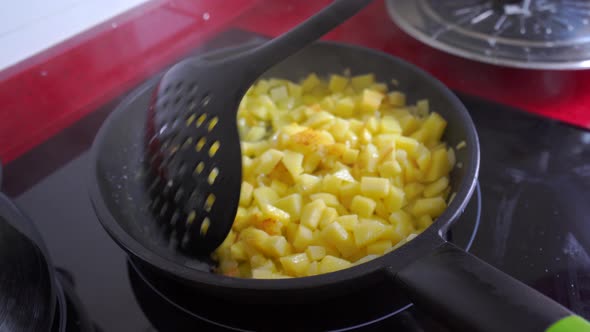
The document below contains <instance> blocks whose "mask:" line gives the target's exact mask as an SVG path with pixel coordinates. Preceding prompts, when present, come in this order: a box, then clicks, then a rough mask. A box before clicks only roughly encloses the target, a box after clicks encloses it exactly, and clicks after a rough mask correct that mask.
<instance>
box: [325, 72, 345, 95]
mask: <svg viewBox="0 0 590 332" xmlns="http://www.w3.org/2000/svg"><path fill="white" fill-rule="evenodd" d="M347 85H348V78H346V77H344V76H340V75H331V76H330V83H328V87H329V88H330V91H332V92H342V91H343V90H344V89H345V88H346V86H347Z"/></svg>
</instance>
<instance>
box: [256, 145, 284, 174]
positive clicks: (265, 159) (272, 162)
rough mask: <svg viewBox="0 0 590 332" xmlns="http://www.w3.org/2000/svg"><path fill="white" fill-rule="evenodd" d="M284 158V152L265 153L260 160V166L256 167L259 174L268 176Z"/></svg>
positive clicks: (273, 150)
mask: <svg viewBox="0 0 590 332" xmlns="http://www.w3.org/2000/svg"><path fill="white" fill-rule="evenodd" d="M282 158H283V152H281V151H278V150H275V149H270V150H268V151H266V152H264V153H263V154H262V155H261V156H260V157H259V158H258V166H257V167H256V172H257V173H259V174H268V173H270V171H272V169H273V168H275V166H276V165H277V164H278V163H279V161H281V159H282Z"/></svg>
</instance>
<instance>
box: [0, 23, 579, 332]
mask: <svg viewBox="0 0 590 332" xmlns="http://www.w3.org/2000/svg"><path fill="white" fill-rule="evenodd" d="M224 38H225V39H224ZM224 38H221V39H217V42H216V43H212V44H209V46H208V47H209V48H213V47H219V46H222V45H223V41H224V40H226V41H227V40H230V41H231V42H232V43H236V41H244V42H247V41H249V40H253V39H255V38H258V37H257V36H255V35H250V34H247V33H242V32H236V31H234V32H231V33H229V34H227V35H225V37H224ZM459 96H460V98H461V99H462V100H463V102H464V103H465V105H466V107H467V109H468V110H469V111H470V113H471V115H472V117H473V119H474V122H475V124H476V127H477V130H478V133H479V135H480V141H481V149H482V151H481V155H482V163H481V165H482V166H481V173H480V180H479V187H480V191H481V193H480V195H475V197H478V198H481V202H475V203H473V202H472V203H471V206H472V207H470V208H469V209H467V211H466V213H465V215H464V219H463V220H461V221H460V222H458V223H457V224H456V226H455V227H454V228H453V229H452V230H451V236H452V240H453V241H455V242H457V243H458V244H461V245H464V246H468V245H470V244H471V242H472V245H471V248H470V251H471V252H472V253H474V254H475V255H477V256H478V257H480V258H482V259H484V260H485V261H487V262H489V263H490V264H492V265H494V266H496V267H498V268H500V269H501V270H503V271H505V272H507V273H508V274H510V275H512V276H514V277H516V278H518V279H519V280H521V281H523V282H525V283H527V284H528V285H530V286H532V287H534V288H536V289H537V290H539V291H541V292H542V293H544V294H546V295H548V296H550V297H552V298H553V299H555V300H557V301H558V302H560V303H562V304H564V305H565V306H567V307H568V308H570V309H571V310H573V311H574V312H576V313H578V314H580V315H582V316H585V317H586V318H590V254H589V252H590V227H589V225H590V217H589V216H590V204H588V199H587V197H588V193H589V192H590V163H589V162H588V160H590V132H589V131H584V130H580V129H577V128H574V127H570V126H567V125H564V124H561V123H557V122H554V121H551V120H547V119H542V118H538V117H534V116H531V115H529V114H525V113H523V112H520V111H519V110H516V109H511V108H508V107H505V106H502V105H498V104H494V103H491V102H488V101H485V100H481V99H478V98H475V97H471V96H466V95H459ZM119 100H120V99H116V100H113V101H112V102H111V103H110V104H108V105H105V106H103V107H102V108H100V109H98V110H97V111H96V112H94V113H92V114H91V115H90V116H88V117H86V118H85V119H83V120H81V121H80V122H78V123H76V124H75V125H73V126H72V127H70V128H67V129H65V130H64V131H62V132H61V133H60V134H58V135H57V136H55V137H53V138H52V139H50V140H48V141H46V142H45V143H44V144H42V145H41V146H39V147H37V148H35V149H34V150H32V151H31V152H29V153H28V154H26V155H24V156H23V157H21V158H19V159H17V160H16V161H14V162H12V163H10V164H8V165H6V169H5V180H4V181H5V182H4V183H3V190H4V191H5V192H7V193H8V194H10V195H12V196H13V197H15V200H16V202H17V204H19V206H20V207H21V208H22V209H23V210H24V211H25V212H26V213H27V214H28V215H29V216H30V217H31V218H32V219H33V220H34V222H35V223H36V225H37V226H38V228H39V230H40V232H41V234H42V236H43V238H44V240H45V241H46V244H47V246H48V248H49V252H50V254H51V256H52V258H53V261H54V262H55V264H56V265H57V266H58V267H59V268H60V269H63V270H64V271H67V274H68V275H69V276H70V277H71V279H73V284H74V285H75V289H74V290H75V291H76V293H77V295H78V297H79V298H80V301H81V306H82V307H83V308H84V309H85V310H86V312H87V314H88V316H89V317H90V319H91V320H92V321H93V323H94V324H95V325H96V327H97V329H98V330H99V331H105V332H106V331H184V330H191V331H199V330H204V331H215V330H219V331H223V330H227V327H231V328H242V329H257V328H256V326H254V325H250V326H247V327H243V326H239V325H240V324H239V322H236V321H235V319H234V320H233V321H232V320H231V319H229V320H228V319H226V320H223V319H220V318H216V317H219V316H223V315H221V314H218V315H215V313H211V312H209V313H208V315H199V313H198V312H195V311H197V310H196V309H195V308H194V307H190V306H187V305H186V299H181V298H179V297H178V296H176V295H173V294H172V291H171V290H170V289H171V287H172V286H170V285H168V284H166V283H165V282H163V281H156V280H154V279H150V278H149V275H148V274H146V273H144V272H142V270H141V267H138V266H137V265H135V264H134V263H133V262H131V261H129V260H128V259H127V256H126V255H125V254H124V252H123V250H122V249H120V248H119V247H118V246H117V245H116V244H115V243H114V242H113V241H112V240H111V238H110V237H109V236H108V235H107V234H106V233H105V231H104V230H103V229H102V227H101V226H100V224H99V222H98V220H97V218H96V216H95V215H94V211H93V209H92V206H91V203H90V199H89V197H88V194H87V188H86V178H87V177H88V175H89V173H88V171H89V170H88V169H89V166H90V165H89V162H90V159H89V158H88V154H87V152H86V151H87V149H88V148H89V146H90V144H91V142H92V139H93V138H94V134H95V133H96V131H97V129H98V128H99V126H100V125H101V123H102V121H103V120H104V118H105V117H106V115H108V113H109V112H110V111H111V110H112V109H113V107H114V106H115V105H116V103H117V102H118V101H119ZM473 206H475V207H473ZM478 216H479V218H478ZM172 288H173V287H172ZM355 300H356V299H354V298H353V299H347V301H348V302H349V303H351V304H354V303H357V302H355ZM194 301H199V298H195V299H194ZM358 305H359V307H360V306H367V303H366V298H364V299H360V298H359V299H358ZM196 307H198V306H196ZM402 309H403V310H395V308H392V310H391V312H390V314H384V315H381V316H379V317H378V319H373V322H372V323H370V322H368V321H367V322H365V323H366V324H364V323H362V320H363V318H358V319H357V321H356V322H354V324H348V323H347V324H344V323H342V322H340V323H339V322H338V321H335V322H330V324H331V325H330V326H332V327H330V328H332V329H349V328H352V327H356V328H355V329H354V330H359V331H381V330H390V331H391V330H396V329H398V330H409V331H446V330H445V328H444V327H443V326H441V325H440V324H439V323H437V322H436V321H435V320H433V319H432V318H430V317H428V316H427V315H426V314H424V313H422V312H421V311H419V310H417V309H416V308H415V307H408V308H402ZM220 310H223V308H221V309H220ZM269 310H271V311H269V312H265V313H264V315H265V316H271V315H272V310H281V308H280V307H278V308H274V309H269ZM361 311H363V310H360V309H359V313H360V312H361ZM364 311H366V310H364ZM394 311H395V314H393V313H394ZM231 314H232V313H231V312H229V311H228V312H225V313H224V315H226V316H227V315H231ZM199 317H201V318H204V319H199ZM212 318H213V319H212ZM351 321H354V319H353V320H351ZM312 325H313V324H312ZM328 325H329V324H322V326H324V327H325V328H328V327H327V326H328ZM222 326H225V328H224V327H222Z"/></svg>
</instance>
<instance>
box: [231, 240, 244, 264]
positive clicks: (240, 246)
mask: <svg viewBox="0 0 590 332" xmlns="http://www.w3.org/2000/svg"><path fill="white" fill-rule="evenodd" d="M230 251H231V257H232V259H233V260H235V261H245V260H247V259H248V255H247V253H246V250H245V248H244V243H243V242H237V243H234V244H232V246H231V247H230Z"/></svg>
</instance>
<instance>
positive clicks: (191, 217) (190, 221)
mask: <svg viewBox="0 0 590 332" xmlns="http://www.w3.org/2000/svg"><path fill="white" fill-rule="evenodd" d="M196 217H197V212H195V210H192V211H191V212H189V214H188V216H187V217H186V222H185V225H186V227H187V228H188V227H190V226H191V225H192V224H193V222H194V221H195V218H196Z"/></svg>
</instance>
